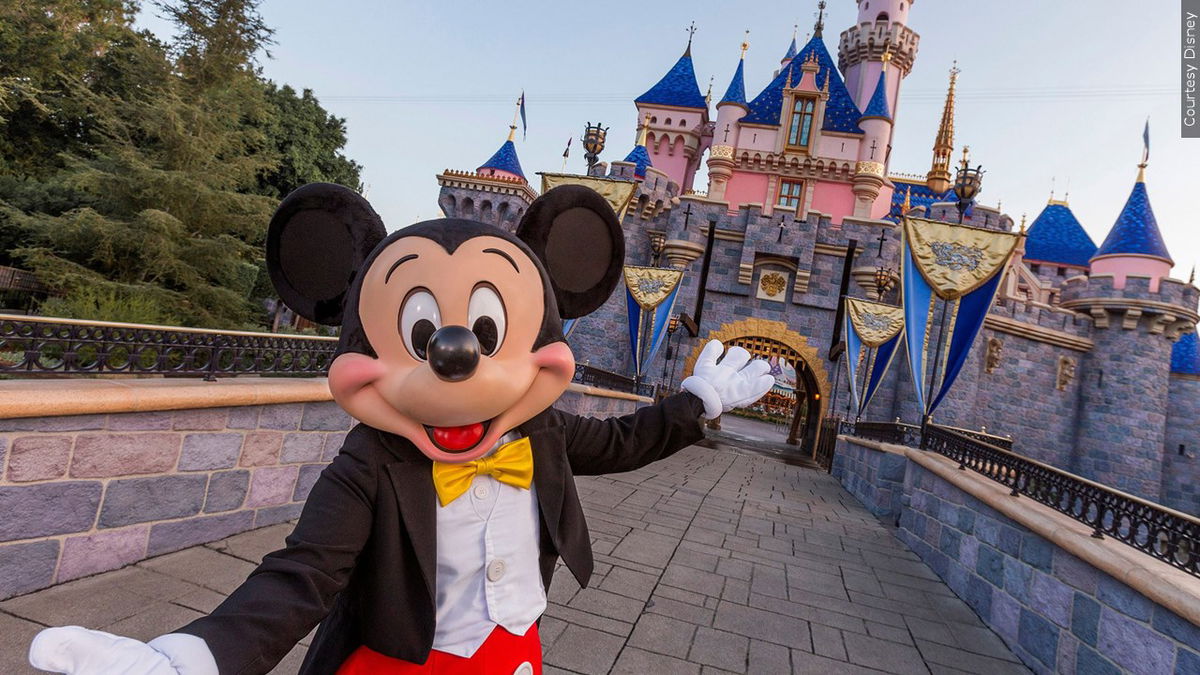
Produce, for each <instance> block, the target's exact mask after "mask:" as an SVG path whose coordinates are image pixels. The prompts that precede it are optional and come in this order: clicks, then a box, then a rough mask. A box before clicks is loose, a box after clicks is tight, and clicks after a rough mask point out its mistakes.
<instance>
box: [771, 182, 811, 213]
mask: <svg viewBox="0 0 1200 675" xmlns="http://www.w3.org/2000/svg"><path fill="white" fill-rule="evenodd" d="M802 199H804V182H803V181H798V180H785V181H780V183H779V201H778V202H776V203H777V204H779V206H791V207H793V208H796V209H799V208H800V200H802Z"/></svg>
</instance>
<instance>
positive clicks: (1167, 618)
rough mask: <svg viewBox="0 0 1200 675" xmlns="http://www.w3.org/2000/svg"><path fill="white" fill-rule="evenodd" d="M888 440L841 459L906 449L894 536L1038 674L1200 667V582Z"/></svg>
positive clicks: (847, 444) (851, 447) (842, 447)
mask: <svg viewBox="0 0 1200 675" xmlns="http://www.w3.org/2000/svg"><path fill="white" fill-rule="evenodd" d="M884 445H885V444H879V443H874V442H871V441H866V440H863V439H858V438H847V437H843V440H842V441H840V442H839V446H838V452H839V453H842V452H846V453H847V454H850V453H859V454H861V453H872V452H873V453H876V454H879V455H883V454H885V452H886V453H887V454H889V455H898V454H900V453H903V455H904V457H905V458H906V467H905V476H904V481H903V496H902V499H901V508H902V511H901V514H900V528H899V530H898V532H897V534H898V536H899V537H900V539H901V540H903V541H904V542H905V543H906V544H907V545H908V546H909V548H911V549H912V550H913V551H914V552H915V553H916V554H917V555H918V556H920V558H921V559H922V560H923V561H924V562H925V563H926V564H927V565H929V567H930V568H932V569H933V571H934V572H935V573H937V575H938V576H939V577H941V578H942V579H943V580H945V582H946V584H947V585H948V586H950V588H951V590H953V591H954V592H955V593H956V594H957V595H958V596H959V597H961V598H963V600H965V601H966V602H967V604H968V605H970V607H971V608H972V609H973V610H974V611H975V612H976V613H977V614H978V615H979V616H980V618H981V619H983V621H984V623H986V624H987V625H988V626H989V627H990V628H991V629H992V630H994V631H996V633H997V634H998V635H999V636H1000V637H1001V638H1002V639H1003V640H1004V641H1005V643H1007V644H1008V646H1009V647H1010V648H1012V650H1013V652H1014V653H1016V654H1017V655H1018V656H1019V657H1020V658H1021V660H1022V661H1024V662H1025V664H1026V665H1027V666H1029V667H1030V668H1031V669H1032V670H1033V671H1034V672H1039V673H1040V672H1079V673H1093V672H1120V671H1125V672H1136V673H1183V672H1197V669H1200V656H1198V654H1200V579H1196V578H1195V577H1192V576H1190V575H1188V574H1186V573H1185V572H1182V571H1180V570H1177V569H1175V568H1173V567H1171V566H1169V565H1167V564H1166V563H1163V562H1161V561H1158V560H1156V559H1154V558H1152V557H1150V556H1148V555H1145V554H1143V553H1141V552H1139V551H1137V550H1135V549H1133V548H1132V547H1130V546H1127V545H1125V544H1123V543H1120V542H1117V541H1113V540H1111V539H1095V538H1093V537H1092V536H1091V528H1089V527H1087V526H1086V525H1084V524H1082V523H1079V522H1077V521H1075V520H1073V519H1071V518H1069V517H1067V516H1065V515H1063V514H1060V513H1058V512H1057V511H1054V510H1053V509H1051V508H1049V507H1047V506H1043V505H1041V504H1038V503H1036V502H1034V501H1033V500H1031V499H1028V498H1024V497H1013V496H1011V495H1010V494H1009V490H1008V489H1007V488H1005V487H1004V486H1002V485H1000V484H999V483H996V482H994V481H991V480H989V479H987V478H985V477H983V476H980V475H978V474H976V473H974V472H972V471H962V470H959V469H958V465H957V464H956V463H955V462H952V461H950V460H949V459H947V458H945V457H942V456H941V455H937V454H934V453H931V452H926V451H922V450H917V449H913V448H903V447H900V446H886V447H883V446H884ZM855 446H856V447H855ZM835 461H836V459H835ZM868 461H869V460H868ZM845 466H849V464H846V465H845ZM859 478H861V479H862V480H867V479H868V476H867V474H860V475H859ZM879 478H880V476H879V475H878V474H876V476H875V480H876V483H877V484H878V485H877V487H878V486H882V485H884V484H885V482H883V481H880V480H879ZM843 481H844V482H845V478H843ZM886 483H894V480H892V479H889V480H888V481H886ZM860 491H862V490H860ZM868 507H870V505H869V504H868Z"/></svg>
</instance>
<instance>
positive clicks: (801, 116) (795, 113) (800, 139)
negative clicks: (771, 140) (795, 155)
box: [788, 98, 816, 148]
mask: <svg viewBox="0 0 1200 675" xmlns="http://www.w3.org/2000/svg"><path fill="white" fill-rule="evenodd" d="M815 110H816V104H815V102H814V101H813V100H812V99H811V98H797V99H796V102H795V105H793V106H792V123H791V125H789V128H788V145H791V146H795V147H799V148H807V147H808V141H809V139H810V138H811V136H812V124H813V112H814V111H815Z"/></svg>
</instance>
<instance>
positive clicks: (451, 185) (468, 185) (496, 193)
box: [437, 102, 537, 231]
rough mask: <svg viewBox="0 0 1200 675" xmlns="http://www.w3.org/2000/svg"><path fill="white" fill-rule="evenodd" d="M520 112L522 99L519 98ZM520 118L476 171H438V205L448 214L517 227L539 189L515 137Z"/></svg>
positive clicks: (514, 118) (505, 227)
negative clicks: (519, 153)
mask: <svg viewBox="0 0 1200 675" xmlns="http://www.w3.org/2000/svg"><path fill="white" fill-rule="evenodd" d="M517 105H518V114H519V112H520V103H519V102H518V104H517ZM516 132H517V118H516V116H515V115H514V117H513V123H512V124H511V125H509V128H508V139H507V140H506V141H504V143H503V144H501V145H500V148H499V149H498V150H496V152H494V153H492V156H491V157H488V158H487V161H485V162H484V163H483V164H481V165H479V167H478V168H477V169H475V171H473V172H472V171H457V170H453V169H446V170H445V171H443V172H442V173H440V174H438V176H437V181H438V185H440V186H441V188H442V189H441V191H440V192H439V194H438V207H440V208H441V210H442V213H443V214H445V215H446V217H447V218H470V219H472V220H479V221H482V222H485V223H488V224H490V225H495V226H497V227H501V228H504V229H506V230H510V231H511V230H513V229H515V228H516V226H517V223H519V222H520V221H521V216H523V215H525V209H526V207H528V206H529V204H530V203H531V202H533V200H534V199H536V198H537V193H536V192H534V191H533V188H531V187H529V181H527V180H526V179H525V172H524V171H522V170H521V161H520V159H519V158H518V157H517V146H516V144H515V143H513V138H514V137H515V136H516Z"/></svg>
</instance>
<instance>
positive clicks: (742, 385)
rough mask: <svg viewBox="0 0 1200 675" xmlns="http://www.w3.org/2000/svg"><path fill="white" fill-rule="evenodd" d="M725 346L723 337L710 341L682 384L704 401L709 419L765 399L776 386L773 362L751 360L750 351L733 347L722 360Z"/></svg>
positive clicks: (686, 389) (705, 411)
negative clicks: (722, 342) (719, 358)
mask: <svg viewBox="0 0 1200 675" xmlns="http://www.w3.org/2000/svg"><path fill="white" fill-rule="evenodd" d="M724 349H725V347H724V346H723V345H722V344H721V342H720V341H719V340H710V341H709V343H708V344H706V345H704V349H703V350H701V351H700V357H699V358H697V359H696V367H695V368H694V369H693V370H692V375H691V376H690V377H688V378H687V379H685V380H684V381H683V384H682V385H680V386H682V387H683V389H684V391H688V392H691V393H692V394H695V395H696V396H697V397H698V398H699V399H700V400H701V401H703V402H704V416H705V417H707V418H708V419H710V420H711V419H714V418H716V417H719V416H720V415H721V413H723V412H727V411H729V410H732V409H734V408H740V407H742V406H744V405H750V404H751V403H753V402H755V401H757V400H758V399H760V398H762V396H763V394H766V393H767V392H768V391H770V390H771V387H772V386H774V385H775V378H774V377H772V376H770V375H768V374H767V373H768V372H769V371H770V370H771V365H770V364H769V363H767V362H766V361H764V360H762V359H755V360H753V361H751V360H750V352H748V351H746V350H745V349H742V348H741V347H731V348H730V349H729V352H728V353H726V354H725V358H723V359H721V360H720V362H718V361H717V358H718V357H720V356H721V352H722V351H724Z"/></svg>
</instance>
